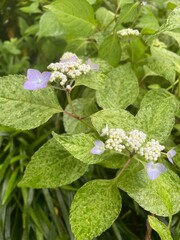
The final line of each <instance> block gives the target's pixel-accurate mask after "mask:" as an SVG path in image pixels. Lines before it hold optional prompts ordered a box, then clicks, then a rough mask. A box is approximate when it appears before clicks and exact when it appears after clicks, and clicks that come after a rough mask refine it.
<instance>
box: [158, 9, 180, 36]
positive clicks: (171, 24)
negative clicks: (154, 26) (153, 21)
mask: <svg viewBox="0 0 180 240" xmlns="http://www.w3.org/2000/svg"><path fill="white" fill-rule="evenodd" d="M177 28H180V7H177V8H175V9H174V10H173V11H172V12H171V13H170V14H169V16H168V18H167V20H166V22H165V23H164V24H163V25H162V26H161V28H160V30H159V32H160V33H161V32H164V31H171V30H174V29H177Z"/></svg>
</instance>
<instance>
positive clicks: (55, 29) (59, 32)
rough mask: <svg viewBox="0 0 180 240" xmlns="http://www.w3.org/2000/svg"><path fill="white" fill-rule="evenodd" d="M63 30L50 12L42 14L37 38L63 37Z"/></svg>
mask: <svg viewBox="0 0 180 240" xmlns="http://www.w3.org/2000/svg"><path fill="white" fill-rule="evenodd" d="M63 34H64V28H63V27H62V24H61V22H60V21H59V20H58V18H57V17H56V16H55V15H54V14H53V13H51V12H49V11H48V12H46V13H44V14H43V15H42V16H41V18H40V22H39V31H38V35H39V37H47V36H52V37H55V36H56V37H57V36H63Z"/></svg>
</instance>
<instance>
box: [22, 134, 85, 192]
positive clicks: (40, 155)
mask: <svg viewBox="0 0 180 240" xmlns="http://www.w3.org/2000/svg"><path fill="white" fill-rule="evenodd" d="M87 168H88V165H87V164H84V163H82V162H80V161H79V160H77V159H75V158H74V157H73V156H72V155H70V154H69V153H68V152H67V151H66V150H65V149H64V148H63V147H62V146H61V145H60V144H59V143H58V142H57V141H56V140H55V139H54V138H52V139H50V140H49V141H48V142H47V143H45V144H44V145H43V146H42V147H41V148H40V149H39V150H38V151H37V152H36V153H35V154H34V155H33V157H32V160H31V161H30V162H29V164H28V165H27V168H26V170H25V174H24V176H23V179H22V180H21V182H20V183H19V187H31V188H55V187H59V186H62V185H66V184H70V183H72V182H73V181H75V180H76V179H78V178H80V177H81V176H82V175H83V174H84V173H85V172H86V171H87Z"/></svg>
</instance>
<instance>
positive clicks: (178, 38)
mask: <svg viewBox="0 0 180 240" xmlns="http://www.w3.org/2000/svg"><path fill="white" fill-rule="evenodd" d="M163 34H165V35H168V36H170V37H172V38H174V39H175V40H176V41H177V43H178V44H179V47H180V32H172V31H165V32H163Z"/></svg>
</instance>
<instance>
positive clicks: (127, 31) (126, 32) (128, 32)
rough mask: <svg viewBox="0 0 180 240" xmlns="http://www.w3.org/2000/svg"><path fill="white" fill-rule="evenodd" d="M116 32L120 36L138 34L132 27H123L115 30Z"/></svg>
mask: <svg viewBox="0 0 180 240" xmlns="http://www.w3.org/2000/svg"><path fill="white" fill-rule="evenodd" d="M117 34H118V35H119V36H122V37H125V36H129V35H134V36H139V35H140V33H139V31H138V30H137V29H132V28H125V29H122V30H119V31H117Z"/></svg>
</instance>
